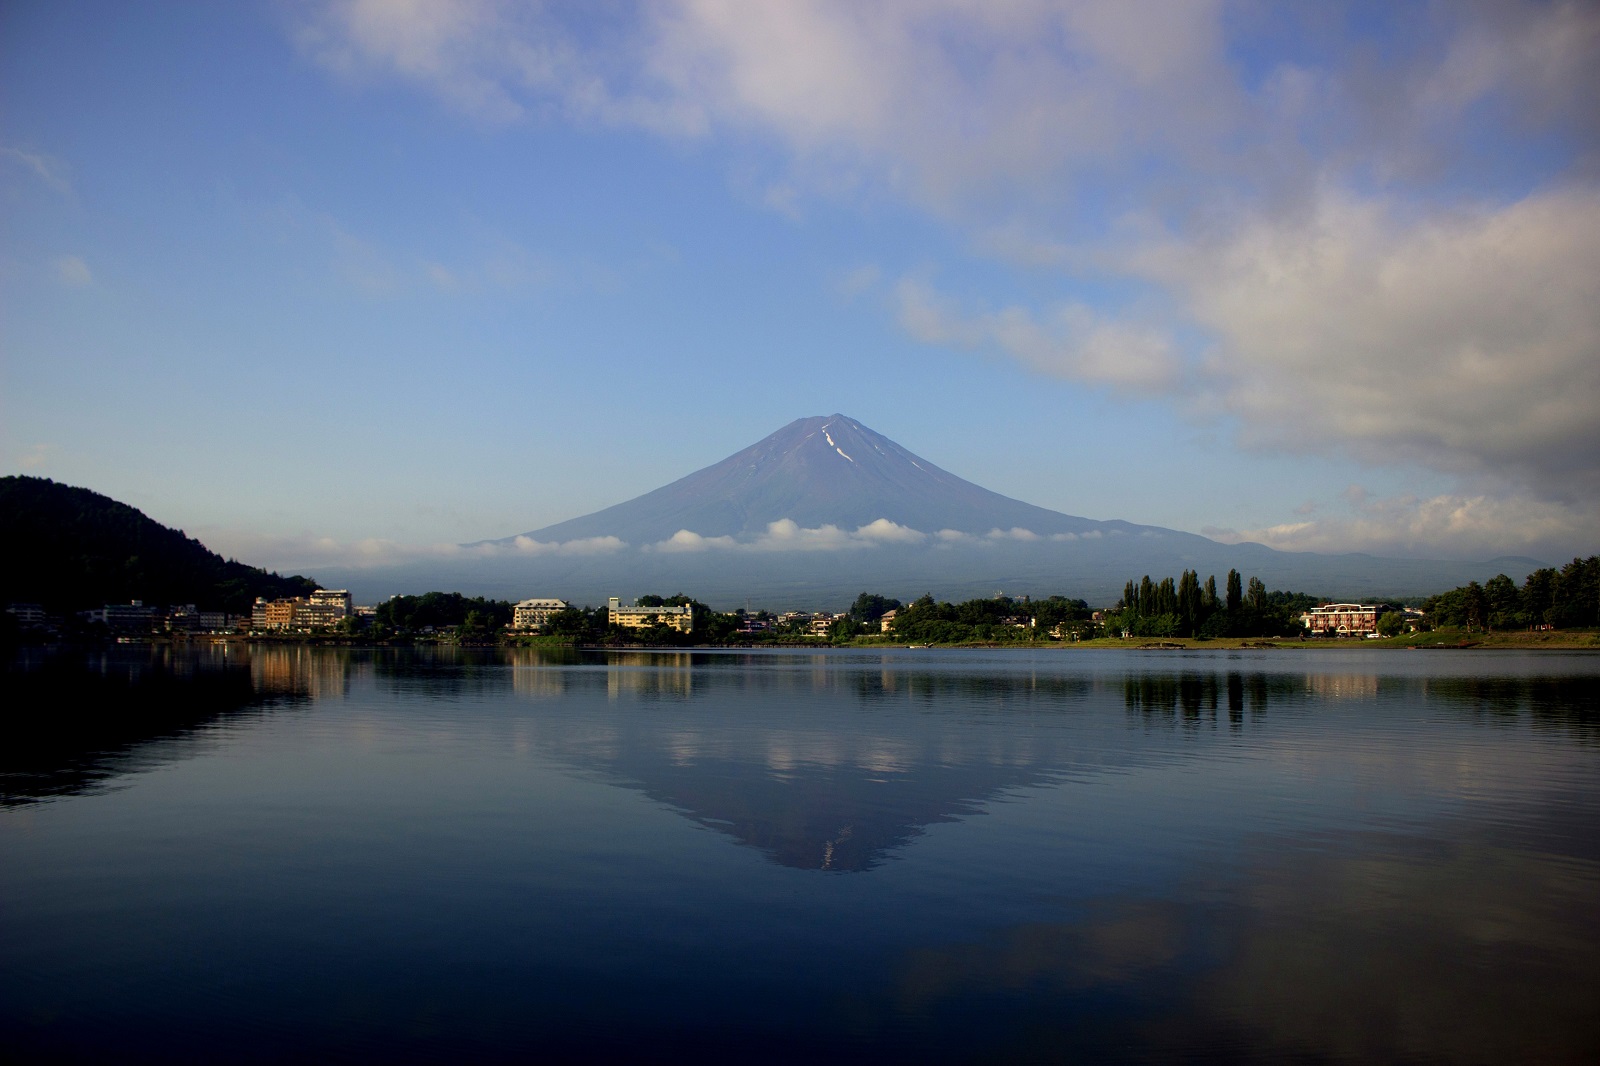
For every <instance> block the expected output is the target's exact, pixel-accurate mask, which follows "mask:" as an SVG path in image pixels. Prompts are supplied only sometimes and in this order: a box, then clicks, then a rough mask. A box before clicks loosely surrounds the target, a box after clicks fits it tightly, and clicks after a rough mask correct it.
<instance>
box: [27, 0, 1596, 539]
mask: <svg viewBox="0 0 1600 1066" xmlns="http://www.w3.org/2000/svg"><path fill="white" fill-rule="evenodd" d="M1596 99H1600V9H1597V8H1596V7H1595V6H1594V5H1591V4H1584V3H1570V4H1562V3H1499V4H1495V3H1482V4H1440V5H1428V4H1411V5H1392V4H1370V5H1367V4H1356V5H1339V4H1333V3H1329V4H1318V5H1272V4H1261V3H1257V2H1253V0H1252V2H1241V3H1224V2H1217V3H1207V2H1204V0H1179V2H1173V3H1150V4H1138V3H1068V4H1061V3H1033V2H1018V3H1014V4H1001V3H986V4H974V3H968V2H961V0H947V2H940V0H929V2H926V3H916V4H911V3H903V4H902V3H884V4H875V5H862V4H851V3H801V2H799V0H793V2H785V3H722V2H711V0H701V2H696V0H682V2H676V0H674V2H667V0H662V2H659V3H652V4H647V5H634V4H628V3H607V4H577V3H570V4H549V5H534V4H496V3H490V2H481V3H480V2H473V0H434V2H427V3H424V2H393V3H379V2H376V0H358V2H349V0H338V2H308V3H233V4H200V3H189V4H160V3H148V4H137V5H133V4H119V3H71V2H66V3H60V2H52V3H42V2H39V3H29V2H18V3H11V4H7V5H5V6H3V7H0V220H3V226H4V228H3V230H0V234H3V237H0V359H3V365H0V374H3V376H0V469H3V470H4V471H5V472H7V473H28V474H35V475H40V476H48V477H53V478H55V479H57V480H60V481H65V482H68V483H71V484H77V485H84V486H87V487H90V488H93V489H95V490H97V491H100V492H104V493H106V494H108V495H111V496H113V497H116V498H118V499H121V500H124V501H126V502H129V503H131V504H134V505H135V506H138V507H140V508H142V509H143V510H145V511H146V512H147V513H149V514H150V515H151V516H152V517H155V518H157V519H158V520H160V521H162V522H165V523H167V524H171V525H176V526H180V527H182V528H184V529H185V530H187V531H188V532H189V533H191V534H193V535H197V536H200V537H201V538H202V539H203V540H205V541H206V542H207V543H208V544H210V545H211V546H213V547H215V548H217V549H218V550H221V551H224V552H226V553H229V554H233V555H237V556H239V557H240V558H244V559H246V560H248V561H251V562H255V563H258V564H262V565H267V566H272V567H275V568H289V569H310V568H315V567H316V566H318V565H322V566H334V565H348V564H351V563H353V562H360V561H363V560H365V561H370V562H374V563H378V562H386V561H393V560H396V559H400V558H404V557H407V556H408V555H411V554H415V553H416V552H418V551H428V550H434V549H432V548H431V547H430V546H435V545H442V544H453V543H456V542H459V541H470V540H477V539H482V538H490V537H502V536H507V535H510V534H513V533H518V532H521V531H524V530H529V529H535V528H538V527H541V526H544V525H547V524H550V523H553V522H556V521H560V520H562V519H566V518H570V517H574V516H576V515H579V514H583V513H586V512H588V511H591V510H595V509H598V508H600V507H603V506H606V505H609V504H611V503H616V502H619V501H621V500H624V499H627V498H630V497H632V496H635V495H637V494H639V493H641V492H644V491H647V490H649V489H651V488H654V487H656V486H658V485H660V484H662V483H664V482H666V481H669V480H672V479H674V478H676V477H679V476H682V475H683V474H686V473H688V472H690V471H692V470H695V469H698V468H699V467H702V466H705V465H708V464H710V463H712V462H715V461H716V460H718V459H720V458H722V457H723V456H725V455H727V454H729V453H731V452H733V451H736V450H738V449H739V448H742V447H744V446H746V445H748V444H750V443H752V442H753V441H755V440H756V439H758V438H760V437H762V436H764V435H766V434H767V433H769V432H771V431H773V430H775V429H777V428H778V427H779V426H781V425H783V424H785V423H787V422H789V421H791V420H792V419H794V418H798V417H802V416H807V415H813V414H826V413H832V412H835V411H840V412H843V413H846V414H848V415H851V416H853V417H855V418H857V419H859V420H860V421H862V422H863V423H864V424H866V425H868V426H870V427H872V428H874V429H876V430H878V431H879V432H882V433H885V434H887V435H888V436H890V437H892V438H894V439H895V440H897V441H899V442H900V443H901V444H903V445H905V446H906V447H908V448H910V449H911V450H913V451H915V452H918V453H920V454H922V455H924V456H926V457H927V458H929V459H931V460H933V461H934V462H936V463H938V464H940V465H942V466H944V467H945V468H947V469H949V470H951V471H953V472H955V473H957V474H960V475H961V476H963V477H966V478H969V479H971V480H974V481H977V482H979V483H980V484H983V485H985V486H988V487H990V488H993V489H996V490H998V491H1001V492H1004V493H1006V494H1008V495H1012V496H1016V497H1019V498H1021V499H1025V500H1028V501H1029V502H1033V503H1037V504H1040V505H1043V506H1047V507H1052V508H1055V509H1058V510H1062V511H1066V512H1068V513H1071V514H1077V515H1083V516H1087V517H1091V518H1100V519H1106V518H1124V519H1128V520H1131V521H1136V522H1145V523H1152V524H1158V525H1165V526H1171V527H1174V528H1179V529H1185V530H1190V531H1195V532H1205V533H1207V534H1208V535H1211V536H1215V537H1217V538H1218V539H1223V540H1235V539H1252V540H1259V541H1262V542H1264V543H1268V544H1271V545H1273V546H1275V547H1282V548H1290V549H1309V550H1319V551H1347V550H1362V551H1372V552H1380V553H1386V554H1397V555H1421V556H1435V557H1461V558H1489V557H1491V556H1494V555H1499V554H1507V553H1518V554H1531V555H1534V556H1536V557H1540V558H1545V559H1547V560H1551V561H1560V560H1561V559H1562V558H1563V557H1568V556H1570V555H1572V554H1575V553H1584V554H1587V553H1589V552H1592V551H1594V550H1595V549H1596V547H1597V545H1596V538H1595V533H1594V531H1595V530H1596V529H1597V528H1600V170H1597V164H1600V154H1597V152H1596V133H1597V119H1596V117H1595V115H1596V112H1595V109H1594V106H1593V104H1594V101H1595V100H1596Z"/></svg>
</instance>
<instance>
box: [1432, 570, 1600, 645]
mask: <svg viewBox="0 0 1600 1066" xmlns="http://www.w3.org/2000/svg"><path fill="white" fill-rule="evenodd" d="M1423 610H1425V611H1427V618H1428V622H1429V624H1430V625H1432V626H1433V627H1434V628H1436V629H1442V628H1461V629H1466V630H1468V631H1471V630H1475V629H1476V630H1490V629H1527V628H1530V627H1539V626H1554V627H1555V628H1556V629H1569V628H1572V627H1574V626H1592V625H1600V556H1596V555H1591V556H1589V558H1587V559H1573V560H1572V562H1570V563H1568V564H1567V565H1566V566H1563V567H1562V568H1561V569H1560V570H1557V569H1555V568H1554V567H1548V566H1547V567H1544V568H1543V569H1540V570H1535V571H1534V572H1533V573H1531V574H1529V575H1528V578H1527V580H1526V581H1524V582H1523V583H1522V587H1521V588H1520V589H1519V588H1517V585H1516V582H1514V581H1512V580H1511V579H1510V578H1509V577H1507V576H1506V575H1504V574H1496V575H1495V576H1494V577H1492V578H1490V579H1489V580H1488V581H1487V582H1485V583H1484V584H1482V585H1480V584H1478V583H1477V582H1476V581H1472V582H1468V583H1467V584H1465V585H1462V586H1461V587H1460V588H1454V589H1451V590H1450V591H1449V592H1443V593H1440V594H1439V595H1437V596H1434V597H1433V598H1431V599H1429V600H1428V601H1427V602H1426V603H1424V604H1423Z"/></svg>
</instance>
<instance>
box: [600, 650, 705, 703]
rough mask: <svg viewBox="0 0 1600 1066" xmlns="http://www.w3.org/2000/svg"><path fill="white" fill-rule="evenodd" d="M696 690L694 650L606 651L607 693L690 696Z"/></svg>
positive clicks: (616, 694) (678, 697) (613, 696)
mask: <svg viewBox="0 0 1600 1066" xmlns="http://www.w3.org/2000/svg"><path fill="white" fill-rule="evenodd" d="M693 691H694V655H693V653H691V652H686V651H680V652H635V651H613V652H607V653H606V695H607V696H608V697H609V698H611V699H613V700H616V699H619V698H621V697H623V696H641V697H646V698H656V699H660V698H663V697H664V698H667V699H688V698H689V696H690V694H691V693H693Z"/></svg>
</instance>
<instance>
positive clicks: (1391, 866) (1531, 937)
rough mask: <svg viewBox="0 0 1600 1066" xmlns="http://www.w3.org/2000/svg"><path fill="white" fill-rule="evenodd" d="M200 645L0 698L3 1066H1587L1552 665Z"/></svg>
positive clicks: (1582, 746) (1495, 657)
mask: <svg viewBox="0 0 1600 1066" xmlns="http://www.w3.org/2000/svg"><path fill="white" fill-rule="evenodd" d="M241 650H242V649H241V648H240V647H234V648H233V649H232V650H231V651H230V652H228V653H227V654H224V653H223V652H221V651H216V652H211V651H199V652H194V653H184V652H181V651H174V650H171V649H148V648H138V649H132V648H118V649H116V650H114V651H110V652H105V653H99V652H96V653H89V654H74V653H60V654H53V653H45V652H28V653H25V657H24V658H23V659H22V660H21V661H20V662H19V663H18V664H17V665H16V666H15V667H14V668H13V670H12V672H11V673H10V674H9V675H8V677H7V679H6V681H7V691H8V692H11V693H14V694H16V695H18V696H20V697H21V698H20V699H18V700H16V701H15V702H14V703H13V706H12V709H11V710H9V711H8V712H7V713H8V718H7V722H8V725H7V729H8V732H7V739H6V741H5V743H4V744H0V750H3V751H4V755H3V757H0V758H3V763H0V772H3V774H4V778H3V795H0V799H3V807H0V851H3V853H4V855H5V856H6V861H5V862H4V863H0V1044H3V1045H4V1046H5V1047H7V1048H9V1049H11V1051H12V1053H14V1054H18V1055H20V1056H22V1057H24V1058H49V1059H59V1060H64V1061H89V1060H94V1061H105V1060H117V1061H148V1062H156V1061H160V1062H210V1061H217V1060H232V1061H284V1060H288V1059H298V1060H307V1059H309V1060H318V1061H325V1060H329V1059H341V1058H343V1059H350V1060H401V1061H405V1060H419V1061H420V1060H433V1061H440V1060H451V1061H499V1060H510V1059H517V1060H525V1059H529V1058H540V1057H544V1058H553V1059H562V1058H579V1057H581V1058H595V1057H599V1056H603V1055H611V1056H616V1055H626V1056H628V1057H630V1058H633V1059H635V1060H642V1061H650V1060H666V1059H672V1058H682V1057H686V1056H691V1055H693V1056H702V1057H703V1056H706V1055H712V1056H717V1057H722V1058H733V1057H738V1058H741V1059H751V1060H754V1059H761V1060H771V1059H776V1060H784V1059H792V1060H796V1061H815V1060H817V1059H820V1058H828V1059H830V1060H835V1061H837V1060H841V1059H842V1060H845V1061H853V1060H861V1061H865V1060H873V1061H883V1060H886V1059H889V1060H905V1059H916V1060H922V1061H966V1060H989V1061H993V1060H1012V1061H1015V1060H1024V1061H1026V1060H1039V1061H1055V1060H1058V1059H1064V1058H1073V1057H1087V1058H1089V1059H1092V1060H1096V1061H1171V1060H1184V1061H1265V1060H1281V1059H1282V1058H1284V1057H1291V1058H1293V1057H1304V1058H1310V1059H1315V1060H1326V1061H1347V1062H1356V1061H1378V1060H1382V1061H1397V1060H1424V1059H1425V1060H1430V1061H1446V1062H1504V1061H1541V1062H1560V1061H1572V1062H1592V1061H1595V1059H1596V1058H1597V1057H1600V1021H1597V1016H1596V1012H1595V1011H1594V1007H1593V1005H1594V1003H1595V1002H1597V1001H1600V984H1597V975H1596V969H1595V965H1594V963H1595V959H1596V958H1597V957H1600V903H1597V901H1600V844H1597V842H1596V837H1595V834H1594V826H1595V825H1596V824H1597V815H1600V745H1597V741H1600V719H1597V717H1596V713H1595V710H1594V703H1595V701H1594V695H1595V693H1596V692H1597V691H1600V656H1597V655H1593V654H1588V653H1571V654H1548V653H1547V654H1520V653H1496V652H1473V653H1450V652H1414V653H1405V652H1389V653H1381V652H1371V651H1363V650H1358V649H1339V650H1331V649H1314V650H1300V649H1278V650H1264V651H1244V652H1215V653H1213V652H1184V653H1164V652H1142V653H1141V652H1119V651H1083V650H1061V649H1054V650H1044V651H1038V652H1034V651H1017V652H996V651H977V652H966V651H930V650H921V651H910V650H890V651H877V650H874V651H870V652H869V651H857V650H838V651H825V652H810V651H807V652H788V651H774V652H755V653H751V652H701V651H696V652H664V653H649V652H624V651H568V650H561V651H548V652H546V651H530V650H516V651H513V650H493V651H490V650H484V651H472V650H465V649H461V650H458V649H438V650H418V651H410V650H399V649H379V650H363V651H349V650H339V649H318V648H292V647H282V646H279V647H267V646H256V647H253V648H249V649H247V650H244V654H242V655H241ZM63 707H73V708H76V709H77V712H78V713H77V714H76V716H75V717H74V718H73V725H72V726H70V727H67V728H62V727H51V726H49V725H48V724H44V725H41V723H48V722H50V721H51V720H52V715H53V712H55V711H56V710H58V709H60V708H63ZM53 720H55V721H57V722H59V721H61V718H60V716H58V715H57V716H54V719H53Z"/></svg>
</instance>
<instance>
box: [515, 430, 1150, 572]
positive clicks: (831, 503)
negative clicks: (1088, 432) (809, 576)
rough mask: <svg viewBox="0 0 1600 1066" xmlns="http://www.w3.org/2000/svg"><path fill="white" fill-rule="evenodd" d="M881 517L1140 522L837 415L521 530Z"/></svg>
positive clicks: (738, 527) (744, 535)
mask: <svg viewBox="0 0 1600 1066" xmlns="http://www.w3.org/2000/svg"><path fill="white" fill-rule="evenodd" d="M879 520H887V521H889V522H892V523H894V524H895V525H897V526H905V527H908V528H910V529H914V530H917V531H919V532H922V533H928V534H935V533H939V532H940V531H955V532H959V533H968V534H985V533H987V532H989V531H990V530H993V529H997V528H998V529H1002V530H1008V531H1009V530H1013V529H1023V530H1028V531H1029V532H1031V533H1034V534H1037V535H1041V536H1044V535H1049V534H1062V533H1075V534H1081V533H1085V532H1089V531H1091V530H1093V529H1097V528H1111V527H1117V528H1121V529H1129V528H1134V527H1130V526H1128V525H1127V524H1126V523H1122V522H1115V523H1102V522H1094V521H1090V520H1089V519H1086V518H1077V517H1074V516H1072V515H1065V514H1061V513H1060V512H1058V511H1051V510H1047V509H1045V508H1043V507H1035V506H1034V505H1032V504H1028V503H1023V502H1022V501H1020V500H1014V499H1011V498H1010V497H1008V496H1002V495H1000V494H999V493H997V492H991V491H990V490H988V489H985V488H983V487H981V486H979V485H975V484H973V483H972V482H970V481H966V480H963V479H962V478H959V477H957V476H956V475H954V474H952V473H949V472H948V471H946V470H942V469H940V468H939V467H938V466H936V465H934V464H933V463H931V462H929V461H928V460H926V459H924V458H922V457H921V456H919V455H916V454H915V453H913V452H911V451H909V450H907V449H906V448H903V447H902V446H900V445H899V444H897V443H895V442H894V441H892V440H890V439H889V438H888V437H885V436H884V435H883V434H881V433H878V432H876V431H874V430H872V429H869V428H868V427H867V426H865V425H863V424H862V423H861V422H860V421H858V420H857V419H854V418H851V417H850V416H848V415H844V414H840V413H837V412H835V413H834V414H831V415H812V416H810V417H808V418H798V419H796V420H795V421H793V422H790V423H789V424H788V425H786V426H784V427H783V428H782V429H779V430H778V431H777V432H775V433H772V434H770V435H769V436H767V437H764V438H762V439H761V440H759V441H757V442H756V443H754V444H752V445H750V446H749V447H748V448H745V449H743V450H741V451H738V452H735V453H734V454H732V455H730V456H728V457H727V458H726V459H724V460H722V461H721V462H719V463H715V464H713V465H712V466H708V467H706V468H705V469H703V470H698V471H696V472H695V473H693V474H690V475H688V476H687V477H684V478H681V479H679V480H678V481H675V482H673V483H672V484H670V485H665V486H662V487H661V488H659V489H656V490H655V491H653V492H648V493H646V494H645V495H643V496H640V497H638V498H636V499H633V500H629V501H627V502H626V503H620V504H617V505H616V506H614V507H608V508H606V509H605V510H603V511H596V512H595V513H593V514H590V515H585V516H583V517H581V518H574V519H571V520H569V521H566V522H559V523H557V524H555V525H553V526H546V527H545V528H543V529H537V530H533V531H531V532H528V533H525V534H522V536H524V537H527V538H529V539H532V540H537V541H542V542H549V541H569V540H581V539H588V538H592V537H617V538H619V539H621V540H623V541H626V542H628V543H630V544H633V545H636V546H643V545H647V544H652V543H657V542H661V541H666V540H669V539H671V538H672V537H673V536H674V535H675V534H677V533H679V532H680V531H682V530H687V531H689V532H690V533H694V534H698V535H699V536H701V537H732V538H734V539H736V540H748V539H751V538H754V537H758V536H760V535H762V534H763V533H765V532H766V531H767V530H768V528H769V527H770V526H771V525H772V523H775V522H784V521H790V522H794V523H795V524H796V525H797V526H799V527H800V528H804V529H815V528H820V527H822V526H836V527H838V528H839V529H843V530H855V529H859V528H861V527H863V526H867V525H871V524H872V523H874V522H877V521H879ZM510 539H514V538H507V540H510Z"/></svg>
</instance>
